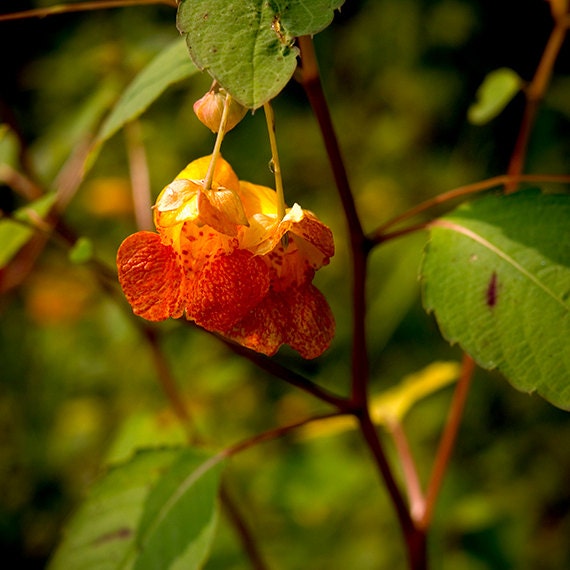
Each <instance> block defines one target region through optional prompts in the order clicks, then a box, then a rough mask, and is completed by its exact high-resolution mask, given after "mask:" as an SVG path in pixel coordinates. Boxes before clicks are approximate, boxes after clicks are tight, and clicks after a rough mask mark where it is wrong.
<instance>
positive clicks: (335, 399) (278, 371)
mask: <svg viewBox="0 0 570 570" xmlns="http://www.w3.org/2000/svg"><path fill="white" fill-rule="evenodd" d="M216 336H218V335H216ZM218 338H220V340H221V341H222V342H224V343H225V344H226V346H227V347H228V348H230V349H231V350H232V351H233V352H235V353H236V354H239V355H240V356H243V357H244V358H247V359H248V360H249V361H250V362H252V363H253V364H255V365H256V366H257V367H258V368H260V369H261V370H264V371H265V372H268V373H269V374H271V375H272V376H275V377H276V378H280V379H281V380H283V381H285V382H287V384H290V385H291V386H295V387H296V388H299V389H300V390H303V391H304V392H306V393H307V394H311V396H314V397H315V398H318V399H319V400H321V401H323V402H326V403H327V404H330V405H331V406H334V407H335V408H336V409H337V410H339V411H340V412H344V413H351V412H352V411H353V409H354V407H353V406H352V405H351V403H350V401H349V400H348V399H347V398H342V397H341V396H337V395H336V394H333V393H332V392H329V391H328V390H325V389H324V388H321V387H320V386H319V385H317V384H315V383H314V382H312V381H311V380H309V379H308V378H305V377H304V376H302V375H301V374H298V373H297V372H294V371H293V370H290V369H289V368H286V367H285V366H282V365H281V364H279V363H278V362H277V361H276V360H272V359H270V358H267V357H266V356H263V355H262V354H259V353H258V352H254V351H253V350H250V349H248V348H245V347H243V346H241V345H239V344H235V343H233V342H230V341H228V340H227V339H225V338H223V337H218Z"/></svg>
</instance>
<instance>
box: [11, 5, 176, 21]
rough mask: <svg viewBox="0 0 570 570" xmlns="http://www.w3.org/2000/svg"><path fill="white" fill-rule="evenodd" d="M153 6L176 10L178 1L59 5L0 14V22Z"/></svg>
mask: <svg viewBox="0 0 570 570" xmlns="http://www.w3.org/2000/svg"><path fill="white" fill-rule="evenodd" d="M151 4H163V5H166V6H172V7H173V8H176V6H177V2H176V0H99V1H93V2H81V3H75V4H58V5H57V6H49V7H47V8H36V9H35V10H25V11H23V12H12V13H11V14H0V22H6V21H9V20H22V19H25V18H45V17H46V16H54V15H56V14H69V13H71V12H87V11H93V10H105V9H107V8H126V7H127V8H128V7H130V6H142V5H151Z"/></svg>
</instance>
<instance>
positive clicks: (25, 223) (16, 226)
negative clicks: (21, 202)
mask: <svg viewBox="0 0 570 570" xmlns="http://www.w3.org/2000/svg"><path fill="white" fill-rule="evenodd" d="M55 198H56V197H55V194H46V195H45V196H42V197H41V198H39V199H38V200H36V201H34V202H32V203H30V204H28V205H27V206H24V207H23V208H20V209H18V210H16V211H15V212H14V213H13V214H12V217H13V218H14V219H13V220H8V219H5V220H0V269H1V268H2V267H4V266H5V265H7V264H8V263H9V262H10V260H11V259H12V258H13V257H14V256H15V255H16V254H17V253H18V251H19V250H20V248H21V247H22V246H23V245H24V244H25V243H26V242H27V241H28V240H29V239H30V238H31V237H32V235H33V234H34V232H35V231H36V230H34V228H33V226H35V225H37V222H38V220H41V219H43V218H44V216H45V215H46V214H47V213H48V212H49V210H50V208H51V207H52V206H53V204H54V203H55ZM16 220H19V221H16ZM20 222H22V223H20Z"/></svg>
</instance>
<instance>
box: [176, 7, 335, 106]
mask: <svg viewBox="0 0 570 570" xmlns="http://www.w3.org/2000/svg"><path fill="white" fill-rule="evenodd" d="M343 1H344V0H288V1H284V0H273V1H269V2H268V1H267V0H182V2H181V3H180V4H179V7H178V17H177V25H178V29H179V30H180V31H181V32H182V33H184V34H186V41H187V43H188V48H189V50H190V55H191V56H192V59H193V60H194V63H195V64H196V65H197V66H198V67H199V68H200V69H204V70H207V71H208V73H210V75H212V77H214V78H215V79H216V80H217V81H218V83H220V85H221V86H222V87H223V88H224V89H226V91H228V92H229V93H230V94H231V95H232V97H234V98H235V99H236V100H237V101H239V102H240V103H241V104H242V105H244V106H246V107H249V108H253V109H256V108H257V107H260V106H261V105H263V104H264V103H265V102H267V101H268V100H270V99H272V98H273V97H275V96H276V95H277V94H278V93H279V92H280V91H281V90H282V89H283V87H285V85H286V84H287V82H288V81H289V79H290V78H291V76H292V75H293V72H294V71H295V67H296V66H297V54H298V50H297V48H296V47H294V45H293V42H294V38H295V37H297V36H300V35H308V34H316V33H317V32H319V31H321V30H322V29H323V28H325V27H326V26H328V25H329V24H330V23H331V21H332V19H333V15H334V10H335V9H337V8H339V7H340V6H341V5H342V4H343Z"/></svg>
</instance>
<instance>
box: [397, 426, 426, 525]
mask: <svg viewBox="0 0 570 570" xmlns="http://www.w3.org/2000/svg"><path fill="white" fill-rule="evenodd" d="M388 428H389V430H390V434H391V435H392V439H393V440H394V445H395V446H396V450H397V452H398V457H399V458H400V463H401V464H402V471H403V473H404V480H405V481H406V490H407V491H408V499H409V503H410V514H411V517H412V520H414V521H418V520H419V519H420V518H421V516H422V515H423V513H424V510H425V498H424V494H423V491H422V488H421V484H420V479H419V477H418V472H417V469H416V464H415V461H414V458H413V456H412V450H411V449H410V444H409V443H408V438H407V437H406V432H405V431H404V427H403V426H402V424H401V423H400V422H399V421H394V422H392V423H391V424H390V425H389V426H388Z"/></svg>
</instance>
